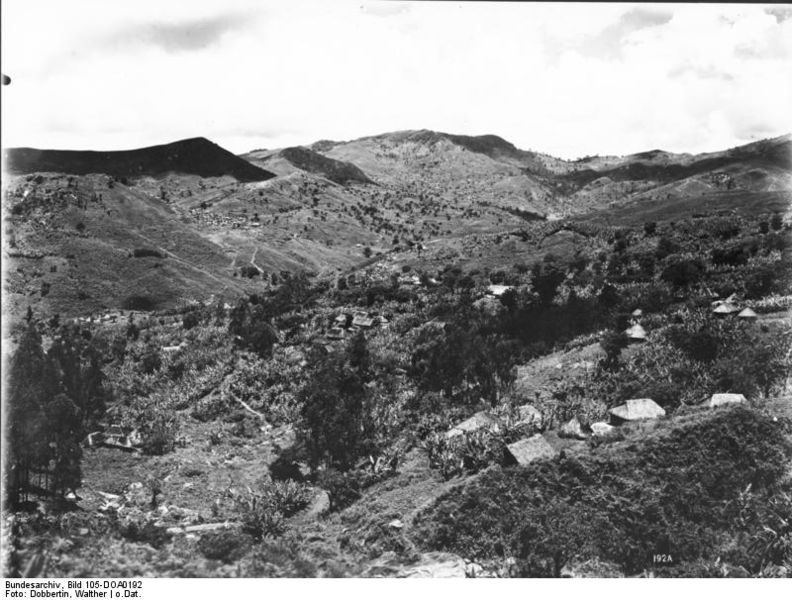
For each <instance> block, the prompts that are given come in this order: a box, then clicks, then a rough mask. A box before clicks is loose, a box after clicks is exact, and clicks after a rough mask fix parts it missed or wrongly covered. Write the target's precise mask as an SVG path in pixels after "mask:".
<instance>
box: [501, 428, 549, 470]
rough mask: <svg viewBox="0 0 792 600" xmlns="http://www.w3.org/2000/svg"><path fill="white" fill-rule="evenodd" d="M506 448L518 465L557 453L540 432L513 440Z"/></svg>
mask: <svg viewBox="0 0 792 600" xmlns="http://www.w3.org/2000/svg"><path fill="white" fill-rule="evenodd" d="M506 448H507V450H508V452H509V454H511V455H512V456H513V457H514V460H516V461H517V464H519V465H527V464H529V463H532V462H533V461H535V460H539V459H541V458H552V457H554V456H555V455H556V454H558V452H557V451H556V450H555V449H554V448H553V447H552V446H551V445H550V444H548V443H547V440H546V439H544V437H543V436H542V435H541V434H536V435H534V436H531V437H529V438H526V439H523V440H520V441H518V442H514V443H513V444H509V445H508V446H506Z"/></svg>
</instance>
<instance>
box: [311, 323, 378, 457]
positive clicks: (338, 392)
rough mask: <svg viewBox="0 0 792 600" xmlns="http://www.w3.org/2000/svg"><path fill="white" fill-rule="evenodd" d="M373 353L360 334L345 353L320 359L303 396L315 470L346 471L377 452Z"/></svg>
mask: <svg viewBox="0 0 792 600" xmlns="http://www.w3.org/2000/svg"><path fill="white" fill-rule="evenodd" d="M368 370H369V358H368V347H367V343H366V340H365V337H364V336H363V334H362V333H359V334H358V335H356V336H355V337H353V338H352V339H351V340H350V342H349V344H348V346H347V347H346V348H345V349H343V350H340V351H335V352H332V353H330V354H328V355H326V356H320V357H317V358H315V363H314V366H313V368H312V374H311V377H310V380H309V383H308V384H307V385H306V386H305V388H304V389H303V391H302V392H301V394H300V395H301V400H302V406H303V407H302V413H301V421H300V428H299V432H300V433H299V435H300V439H301V440H302V442H303V443H304V444H305V447H306V449H307V451H308V457H309V461H310V463H311V465H312V466H313V467H314V468H316V467H318V466H319V465H324V466H326V467H332V468H336V469H339V470H341V471H346V470H349V469H350V468H352V467H353V466H354V464H355V462H356V461H357V460H358V459H359V458H360V457H361V456H364V455H366V454H368V453H369V452H371V451H372V443H371V437H370V433H371V427H370V423H369V414H368V410H367V408H368V391H367V388H366V386H365V383H366V378H367V375H368Z"/></svg>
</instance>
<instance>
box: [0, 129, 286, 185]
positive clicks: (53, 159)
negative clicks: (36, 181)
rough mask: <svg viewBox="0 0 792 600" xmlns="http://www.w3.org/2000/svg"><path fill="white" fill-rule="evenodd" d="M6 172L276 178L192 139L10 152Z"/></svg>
mask: <svg viewBox="0 0 792 600" xmlns="http://www.w3.org/2000/svg"><path fill="white" fill-rule="evenodd" d="M4 154H5V161H6V169H7V171H8V172H9V173H11V174H15V175H24V174H28V173H36V172H48V173H68V174H71V175H87V174H89V173H104V174H107V175H113V176H114V177H144V176H150V177H158V176H162V175H165V174H167V173H183V174H187V175H199V176H201V177H221V176H223V175H229V176H231V177H233V178H235V179H237V180H238V181H265V180H267V179H271V178H273V177H275V175H274V174H273V173H270V172H269V171H265V170H264V169H261V168H259V167H256V166H255V165H251V164H250V163H248V162H247V161H245V160H243V159H241V158H239V157H237V156H235V155H234V154H232V153H231V152H229V151H228V150H225V149H224V148H221V147H220V146H218V145H217V144H214V143H212V142H210V141H209V140H207V139H205V138H200V137H199V138H192V139H187V140H181V141H178V142H173V143H171V144H163V145H161V146H151V147H149V148H140V149H137V150H121V151H112V152H94V151H87V150H86V151H83V150H39V149H36V148H9V149H7V150H6V151H5V153H4Z"/></svg>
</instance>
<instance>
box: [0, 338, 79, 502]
mask: <svg viewBox="0 0 792 600" xmlns="http://www.w3.org/2000/svg"><path fill="white" fill-rule="evenodd" d="M62 378H63V373H61V372H59V365H58V360H57V359H56V358H53V356H48V355H47V354H45V353H44V351H43V349H42V345H41V336H40V335H39V333H38V330H37V329H36V324H35V323H30V324H29V325H28V327H27V329H26V330H25V331H24V333H23V334H22V337H21V339H20V341H19V346H18V347H17V350H16V352H15V353H14V356H13V357H12V359H11V361H10V369H9V375H8V385H7V394H6V402H7V407H8V408H7V413H6V421H5V423H4V426H5V433H6V436H7V437H6V440H7V448H8V455H7V459H6V465H5V471H4V476H5V489H6V502H7V503H8V505H9V506H11V507H16V506H18V505H19V504H20V502H21V501H23V500H24V499H26V498H27V495H28V494H30V493H31V492H33V493H37V494H51V495H53V496H55V497H56V498H62V497H63V495H64V494H65V493H66V492H67V491H69V490H72V489H75V488H77V487H78V486H79V485H80V478H81V472H80V459H81V456H82V453H81V449H80V442H81V440H82V437H83V434H84V425H83V415H82V411H81V410H80V409H79V407H78V406H77V405H76V403H75V402H74V401H73V399H72V398H70V397H69V396H68V395H67V394H66V393H64V391H65V388H64V386H63V385H62V383H61V379H62ZM67 379H68V377H67ZM69 385H75V382H73V381H69ZM76 387H77V389H80V390H85V389H87V388H89V387H90V386H85V385H84V384H82V382H77V383H76ZM72 393H74V391H73V390H72Z"/></svg>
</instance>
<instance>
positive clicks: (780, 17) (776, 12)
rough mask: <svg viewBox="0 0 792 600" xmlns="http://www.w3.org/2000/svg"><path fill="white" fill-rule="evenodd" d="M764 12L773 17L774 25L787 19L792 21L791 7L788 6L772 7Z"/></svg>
mask: <svg viewBox="0 0 792 600" xmlns="http://www.w3.org/2000/svg"><path fill="white" fill-rule="evenodd" d="M765 12H766V13H767V14H768V15H772V16H774V17H775V20H776V23H783V22H784V21H786V20H787V19H792V7H789V6H772V7H770V8H766V9H765Z"/></svg>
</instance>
